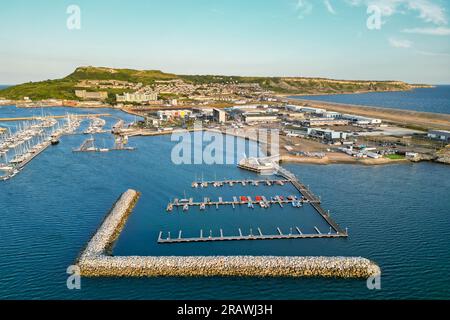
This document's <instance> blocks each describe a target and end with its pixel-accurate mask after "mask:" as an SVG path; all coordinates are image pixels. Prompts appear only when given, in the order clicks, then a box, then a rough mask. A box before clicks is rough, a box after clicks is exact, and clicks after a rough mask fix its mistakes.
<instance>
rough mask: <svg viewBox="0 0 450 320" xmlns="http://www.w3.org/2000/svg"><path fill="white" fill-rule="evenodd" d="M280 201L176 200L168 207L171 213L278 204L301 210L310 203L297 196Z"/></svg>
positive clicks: (267, 206) (264, 206) (258, 199)
mask: <svg viewBox="0 0 450 320" xmlns="http://www.w3.org/2000/svg"><path fill="white" fill-rule="evenodd" d="M282 198H283V200H282V199H280V197H279V196H275V197H272V198H271V199H270V200H268V199H267V198H266V197H259V196H257V197H255V199H252V197H247V196H241V197H239V199H240V200H239V199H238V198H237V197H233V200H232V201H224V200H223V199H222V198H219V199H218V201H211V200H210V199H209V198H205V199H204V201H203V202H194V199H193V198H189V199H182V200H180V199H174V201H173V202H170V203H169V204H168V205H167V211H171V210H172V209H173V208H177V207H183V208H185V209H186V210H185V211H187V209H189V207H200V208H201V209H205V208H206V207H208V206H209V207H216V208H218V207H219V206H232V207H233V208H235V207H236V206H239V205H253V206H255V205H260V206H262V207H263V208H269V207H270V205H273V204H278V205H280V206H281V207H283V204H294V205H295V206H296V207H298V208H300V207H301V206H302V205H303V204H304V203H309V201H308V200H306V199H304V198H302V199H297V197H295V196H287V197H282Z"/></svg>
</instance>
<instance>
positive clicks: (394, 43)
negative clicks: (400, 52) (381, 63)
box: [388, 38, 413, 49]
mask: <svg viewBox="0 0 450 320" xmlns="http://www.w3.org/2000/svg"><path fill="white" fill-rule="evenodd" d="M388 40H389V44H390V45H391V47H394V48H401V49H409V48H411V47H412V46H413V43H412V42H411V41H409V40H406V39H396V38H389V39H388Z"/></svg>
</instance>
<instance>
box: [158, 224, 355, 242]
mask: <svg viewBox="0 0 450 320" xmlns="http://www.w3.org/2000/svg"><path fill="white" fill-rule="evenodd" d="M256 230H257V231H258V233H257V234H253V231H252V229H250V233H249V234H248V235H244V234H243V232H242V229H241V228H239V229H238V232H239V235H231V236H224V233H223V230H222V229H220V236H212V231H211V230H209V236H204V232H203V230H200V236H199V237H190V238H183V237H182V231H181V230H180V231H179V233H178V238H171V237H170V233H168V236H167V237H166V238H163V232H162V231H161V232H160V233H159V237H158V243H160V244H171V243H187V242H215V241H243V240H281V239H285V240H286V239H287V240H289V239H291V240H292V239H324V238H328V239H329V238H343V237H344V238H345V237H347V235H346V234H340V233H332V232H328V233H323V232H322V231H320V230H319V228H317V227H314V230H315V231H316V233H310V234H306V233H303V232H302V231H301V230H300V228H299V227H297V226H295V227H294V228H290V230H289V233H283V231H282V230H281V229H280V228H279V227H277V228H276V230H277V234H263V232H262V230H261V228H257V229H256ZM293 230H296V233H294V232H293Z"/></svg>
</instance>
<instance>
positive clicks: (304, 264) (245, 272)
mask: <svg viewBox="0 0 450 320" xmlns="http://www.w3.org/2000/svg"><path fill="white" fill-rule="evenodd" d="M138 198H139V193H138V192H137V191H135V190H128V191H126V192H125V193H123V194H122V195H121V196H120V198H119V199H118V200H117V202H116V204H115V205H114V207H113V208H112V209H111V211H110V213H109V214H108V215H107V217H106V218H105V220H104V221H103V223H102V225H101V226H100V228H99V229H98V231H97V233H96V234H95V235H94V236H93V237H92V239H91V240H90V241H89V243H88V245H87V246H86V248H85V250H84V251H83V252H82V253H81V255H80V258H79V259H78V262H77V264H78V266H79V267H80V271H81V274H82V275H83V276H87V277H163V276H167V277H191V276H194V277H199V276H204V277H213V276H234V277H335V278H367V277H370V276H372V275H376V274H380V268H379V267H378V266H377V265H376V264H375V263H374V262H372V261H370V260H368V259H365V258H361V257H277V256H200V257H151V256H129V257H113V256H111V255H109V251H110V249H111V247H112V246H113V245H114V242H115V241H116V239H117V237H118V236H119V234H120V232H121V231H122V229H123V227H124V225H125V223H126V220H127V219H128V217H129V215H130V213H131V211H132V210H133V207H134V205H135V204H136V202H137V200H138Z"/></svg>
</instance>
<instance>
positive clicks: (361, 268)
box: [81, 256, 380, 278]
mask: <svg viewBox="0 0 450 320" xmlns="http://www.w3.org/2000/svg"><path fill="white" fill-rule="evenodd" d="M81 271H82V275H84V276H90V277H214V276H234V277H333V278H368V277H370V276H373V275H376V274H380V268H379V267H378V266H377V265H376V264H375V263H373V262H372V261H370V260H368V259H365V258H359V257H350V258H349V257H275V256H216V257H214V256H210V257H137V256H133V257H107V256H103V257H97V258H95V259H91V260H88V261H85V262H84V264H83V265H82V268H81Z"/></svg>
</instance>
